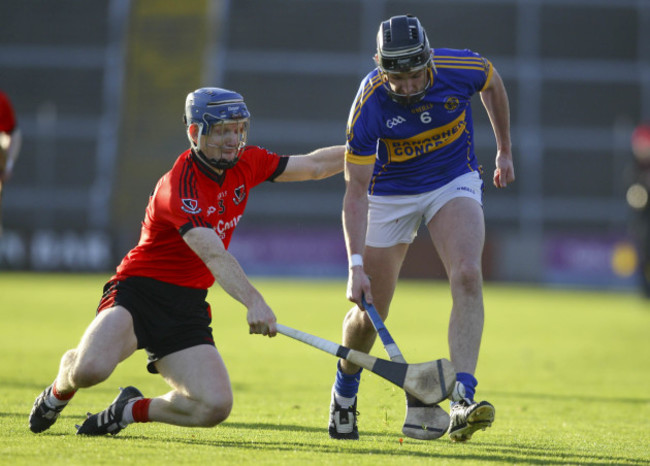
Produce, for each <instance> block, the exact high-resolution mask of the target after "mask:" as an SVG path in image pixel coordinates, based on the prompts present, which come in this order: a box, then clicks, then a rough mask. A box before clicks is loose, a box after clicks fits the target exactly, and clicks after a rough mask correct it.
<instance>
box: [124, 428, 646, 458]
mask: <svg viewBox="0 0 650 466" xmlns="http://www.w3.org/2000/svg"><path fill="white" fill-rule="evenodd" d="M220 428H222V429H229V428H231V429H243V430H252V431H255V432H259V431H270V432H294V433H295V434H300V433H311V434H313V433H318V434H321V435H322V436H323V440H324V442H326V443H324V442H323V441H314V442H310V441H295V440H294V439H291V440H290V441H286V442H284V441H276V440H263V439H259V438H256V439H255V440H226V439H223V440H220V439H218V438H217V439H214V440H209V439H197V438H186V437H183V438H179V437H173V436H170V437H169V438H166V439H165V440H164V442H165V443H176V444H183V445H188V446H193V447H196V446H205V447H215V448H237V449H244V450H260V449H264V450H269V451H274V452H296V451H300V450H302V451H304V452H305V453H320V454H332V455H337V454H339V455H341V454H342V455H345V454H355V455H357V454H364V455H367V454H371V455H375V457H376V458H381V457H382V456H384V457H391V458H395V457H401V456H403V457H405V458H406V457H408V458H411V459H412V458H429V459H430V458H439V459H449V460H466V461H474V462H485V461H490V462H500V463H506V464H522V463H526V464H545V465H566V464H570V463H580V464H586V465H597V464H621V465H642V464H648V462H647V461H646V460H643V459H640V458H639V459H637V458H624V457H610V456H603V455H595V454H582V453H579V454H578V453H575V452H573V451H570V450H567V449H558V448H555V449H554V450H553V451H549V449H548V448H545V447H539V446H530V445H526V444H496V443H485V442H480V443H452V442H450V441H449V440H448V439H447V438H444V437H443V438H442V439H440V440H439V441H437V442H431V443H429V442H424V441H417V440H409V443H410V442H413V443H410V446H416V445H417V446H419V445H422V446H425V447H427V446H428V445H432V446H433V445H435V446H436V447H437V451H421V450H415V449H411V448H409V443H405V444H404V445H403V446H401V447H399V449H394V448H391V449H386V448H385V447H381V448H380V447H377V446H375V445H376V444H375V443H374V442H373V445H368V444H367V443H364V442H363V440H362V441H359V442H350V441H340V440H331V439H329V438H327V429H325V428H320V427H306V426H302V425H290V424H288V425H287V424H285V425H276V424H268V423H267V424H251V423H241V422H227V423H224V424H222V426H220ZM217 435H218V434H217ZM362 436H363V439H369V440H378V441H381V442H386V443H388V444H392V443H395V438H396V437H397V435H396V434H393V433H385V432H364V433H363V434H362ZM119 438H120V436H118V437H115V439H119ZM122 439H124V440H136V439H137V440H143V441H147V442H151V441H152V439H151V438H150V437H147V436H128V434H127V435H123V436H122ZM440 448H443V449H444V451H441V450H440Z"/></svg>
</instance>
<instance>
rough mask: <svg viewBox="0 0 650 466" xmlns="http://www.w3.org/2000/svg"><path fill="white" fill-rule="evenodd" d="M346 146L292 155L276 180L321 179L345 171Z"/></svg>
mask: <svg viewBox="0 0 650 466" xmlns="http://www.w3.org/2000/svg"><path fill="white" fill-rule="evenodd" d="M344 154H345V146H330V147H322V148H320V149H316V150H315V151H313V152H310V153H309V154H306V155H292V156H291V157H289V161H288V163H287V167H286V168H285V170H284V172H282V173H281V174H280V175H279V176H278V177H277V178H276V179H275V181H306V180H320V179H323V178H327V177H330V176H332V175H336V174H337V173H340V172H342V171H343V155H344Z"/></svg>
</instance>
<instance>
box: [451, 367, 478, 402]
mask: <svg viewBox="0 0 650 466" xmlns="http://www.w3.org/2000/svg"><path fill="white" fill-rule="evenodd" d="M456 381H457V382H460V383H462V384H463V386H464V387H465V398H467V399H468V400H470V401H471V402H472V403H474V393H475V392H476V386H477V385H478V380H476V379H475V378H474V376H473V375H472V374H470V373H468V372H458V373H457V374H456Z"/></svg>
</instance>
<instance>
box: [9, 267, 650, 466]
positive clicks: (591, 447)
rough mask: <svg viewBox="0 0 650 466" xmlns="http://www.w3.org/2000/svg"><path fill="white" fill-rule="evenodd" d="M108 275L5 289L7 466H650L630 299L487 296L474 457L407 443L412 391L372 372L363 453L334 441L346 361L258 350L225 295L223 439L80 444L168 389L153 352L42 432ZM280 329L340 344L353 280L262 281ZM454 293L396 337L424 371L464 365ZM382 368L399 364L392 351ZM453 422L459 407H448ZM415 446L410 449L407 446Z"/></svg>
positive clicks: (440, 290)
mask: <svg viewBox="0 0 650 466" xmlns="http://www.w3.org/2000/svg"><path fill="white" fill-rule="evenodd" d="M107 278H108V275H102V276H100V275H86V276H81V275H47V274H43V275H41V274H11V273H3V274H2V276H1V277H0V354H2V358H1V359H0V361H1V362H0V389H1V390H2V396H0V426H1V428H2V429H1V431H0V435H1V436H2V441H1V442H0V464H12V465H13V464H21V465H22V464H29V465H33V464H38V463H42V464H62V465H63V464H65V465H71V464H72V465H76V464H137V465H148V464H155V465H161V464H217V463H221V464H253V463H254V464H257V465H260V464H332V465H343V464H372V465H377V464H382V465H384V464H426V463H436V464H456V463H461V462H462V463H464V464H472V463H473V464H507V463H510V464H557V465H560V464H624V465H640V464H650V447H649V446H648V445H650V389H649V388H648V387H650V338H649V336H648V334H649V331H650V303H648V302H647V301H644V300H642V299H641V298H639V297H637V296H636V295H632V294H625V293H605V292H586V291H569V290H562V291H559V290H548V289H542V288H533V287H523V286H522V287H515V286H505V285H497V284H487V285H486V287H485V302H486V325H485V332H484V337H483V345H482V350H481V357H480V360H479V369H478V372H477V378H478V379H479V382H480V383H479V386H478V391H477V396H478V398H480V399H487V400H489V401H491V402H492V403H493V404H494V405H495V407H496V420H495V423H494V425H493V426H492V428H490V429H488V430H487V431H485V432H481V431H479V432H478V433H476V434H475V435H474V438H473V439H472V440H471V442H469V443H466V444H453V443H451V442H450V441H449V440H448V439H447V438H442V439H440V440H436V441H430V442H423V441H417V440H412V439H410V438H407V437H404V436H403V435H402V433H401V426H402V421H403V416H404V397H403V394H402V392H401V391H400V390H399V389H397V388H396V387H394V386H393V385H391V384H389V383H388V382H386V381H385V380H383V379H381V378H380V377H378V376H376V375H374V374H372V373H370V372H368V371H365V372H364V374H363V377H362V382H361V391H360V395H359V411H360V412H361V415H360V418H359V427H360V432H361V439H360V440H359V441H358V442H341V441H333V440H330V439H329V438H328V436H327V418H328V410H329V398H330V388H331V384H332V382H333V379H334V371H335V364H336V359H335V358H334V357H332V356H330V355H328V354H326V353H323V352H321V351H319V350H317V349H314V348H311V347H309V346H307V345H304V344H302V343H299V342H296V341H294V340H291V339H289V338H287V337H284V336H281V335H278V336H277V337H276V338H274V339H268V338H263V337H261V336H258V335H249V334H248V327H247V325H246V320H245V311H244V309H243V307H242V306H240V305H239V304H238V303H236V302H235V301H234V300H232V299H231V298H230V297H228V296H227V295H226V294H225V293H224V292H223V291H221V290H218V289H216V288H215V289H213V290H211V292H210V296H209V298H208V299H209V300H210V302H211V304H212V310H213V317H214V320H213V327H214V333H215V339H216V341H217V345H218V348H219V350H220V351H221V353H222V355H223V356H224V359H225V361H226V364H227V366H228V369H229V371H230V377H231V381H232V384H233V388H234V393H235V406H234V409H233V412H232V414H231V416H230V418H229V419H228V420H227V421H226V422H225V423H224V424H222V425H220V426H218V427H217V428H214V429H198V428H197V429H189V428H180V427H174V426H168V425H164V424H154V423H151V424H134V425H131V426H129V427H128V428H127V429H126V430H124V431H123V432H121V433H120V434H119V435H117V436H115V437H111V436H108V437H102V438H85V437H77V436H75V435H74V432H75V428H74V425H75V423H80V422H81V421H82V420H83V418H84V414H85V413H86V412H87V411H91V412H97V411H99V410H102V409H104V408H105V407H106V406H107V405H108V404H109V403H110V402H111V401H112V399H113V398H114V397H115V396H116V394H117V389H118V387H120V386H126V385H135V386H136V387H138V388H139V389H140V390H141V391H142V392H143V393H144V394H145V396H157V395H160V394H163V393H165V392H166V391H167V390H168V387H167V385H166V384H165V383H164V382H163V381H162V379H161V378H160V377H159V376H154V375H150V374H148V373H147V371H146V369H145V361H146V356H145V354H144V353H143V352H141V351H139V352H137V353H136V354H135V355H134V356H132V357H131V358H130V359H129V360H127V361H125V362H124V363H123V364H122V365H120V366H119V367H118V368H117V370H116V371H115V372H114V373H113V375H112V376H111V377H110V378H109V379H108V380H107V381H106V382H104V383H102V384H100V385H98V386H96V387H93V388H91V389H88V390H82V391H80V392H79V393H78V394H77V396H76V397H75V398H74V400H73V401H72V402H71V403H70V405H69V406H68V407H67V408H66V410H65V411H64V412H63V414H62V416H61V418H60V419H59V420H58V421H57V423H56V424H55V425H54V426H53V427H52V428H51V429H50V430H48V431H46V432H44V433H42V434H39V435H35V434H32V433H31V432H30V431H29V428H28V426H27V418H28V415H29V411H30V409H31V406H32V403H33V401H34V398H35V397H36V396H37V395H38V394H39V393H40V392H41V390H42V389H43V388H44V387H45V386H46V385H48V384H49V383H51V382H52V380H53V379H54V377H55V375H56V372H57V368H58V363H59V359H60V357H61V355H62V354H63V352H64V351H65V350H67V349H69V348H71V347H74V346H75V345H76V344H77V342H78V340H79V338H80V337H81V334H82V332H83V330H84V329H85V327H86V325H87V324H88V323H89V322H90V320H91V319H92V317H93V316H94V310H95V308H96V305H97V303H98V301H99V297H100V292H101V287H102V285H103V283H104V281H105V280H106V279H107ZM255 284H256V285H257V286H258V287H259V288H260V289H261V290H262V292H263V293H264V295H265V296H266V298H267V301H268V302H269V304H271V306H272V307H273V309H274V310H275V312H276V314H277V316H278V320H279V322H281V323H283V324H285V325H289V326H292V327H296V328H298V329H301V330H304V331H306V332H309V333H313V334H315V335H318V336H321V337H324V338H327V339H329V340H332V341H335V342H340V340H341V335H340V334H341V331H340V329H341V320H342V318H343V315H344V314H345V312H346V311H347V309H348V308H349V304H348V303H347V301H346V300H345V283H344V282H342V281H340V282H339V281H330V282H328V281H301V280H289V279H286V280H262V279H258V280H255ZM450 305H451V300H450V296H449V291H448V287H447V285H446V283H443V282H441V283H430V282H427V283H424V282H402V283H400V285H399V286H398V290H397V293H396V297H395V300H394V302H393V306H392V314H391V317H390V318H389V319H388V321H387V326H388V328H389V330H390V332H391V334H392V335H393V337H394V338H395V340H396V342H397V343H398V345H399V346H400V349H401V350H402V352H403V353H404V355H405V357H406V358H407V360H408V361H410V362H424V361H428V360H431V359H437V358H439V357H448V350H447V342H446V334H447V320H448V315H449V308H450ZM373 354H375V355H377V356H381V357H384V358H385V357H386V356H385V354H384V352H383V348H382V346H381V344H380V343H377V344H376V345H375V348H374V349H373ZM444 406H445V407H447V406H446V404H445V405H444ZM400 439H403V442H400Z"/></svg>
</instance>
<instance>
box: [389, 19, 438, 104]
mask: <svg viewBox="0 0 650 466" xmlns="http://www.w3.org/2000/svg"><path fill="white" fill-rule="evenodd" d="M432 63H433V62H432V59H431V48H430V47H429V40H428V39H427V33H426V32H425V30H424V28H423V27H422V25H421V24H420V21H419V20H418V19H417V18H416V17H415V16H412V15H400V16H393V17H392V18H390V19H389V20H387V21H383V22H382V23H381V25H380V26H379V32H378V33H377V65H378V66H379V69H380V71H381V72H382V73H384V74H385V73H404V72H411V71H418V70H421V69H424V68H430V67H432V66H433V65H432ZM430 85H431V82H430V80H429V83H428V84H427V86H426V88H425V89H424V90H423V91H422V92H421V93H418V94H417V95H412V96H406V97H407V98H406V100H405V99H404V96H401V94H396V93H394V92H393V91H391V90H390V86H387V88H388V93H389V94H390V96H391V97H392V98H393V100H395V101H397V102H399V103H413V102H417V101H419V100H420V99H422V97H424V93H425V91H426V89H427V88H428V87H429V86H430Z"/></svg>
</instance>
